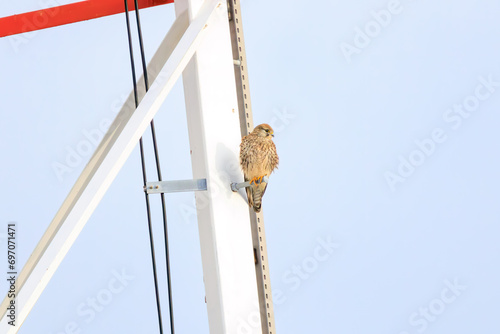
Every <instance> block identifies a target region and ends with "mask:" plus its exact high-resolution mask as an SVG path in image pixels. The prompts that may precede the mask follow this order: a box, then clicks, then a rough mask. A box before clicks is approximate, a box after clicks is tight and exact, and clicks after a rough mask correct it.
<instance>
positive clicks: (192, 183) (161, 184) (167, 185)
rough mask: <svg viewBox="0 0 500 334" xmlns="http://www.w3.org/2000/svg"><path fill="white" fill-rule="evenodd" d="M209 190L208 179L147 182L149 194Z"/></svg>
mask: <svg viewBox="0 0 500 334" xmlns="http://www.w3.org/2000/svg"><path fill="white" fill-rule="evenodd" d="M202 190H207V179H196V180H177V181H157V182H146V186H145V187H144V191H145V192H147V193H148V194H160V193H178V192H186V191H202Z"/></svg>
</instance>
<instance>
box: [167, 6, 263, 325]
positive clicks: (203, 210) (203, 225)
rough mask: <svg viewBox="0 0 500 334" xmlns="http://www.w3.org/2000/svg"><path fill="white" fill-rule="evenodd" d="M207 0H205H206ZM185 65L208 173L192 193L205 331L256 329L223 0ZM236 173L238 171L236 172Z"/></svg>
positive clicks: (202, 172)
mask: <svg viewBox="0 0 500 334" xmlns="http://www.w3.org/2000/svg"><path fill="white" fill-rule="evenodd" d="M205 1H206V0H205ZM205 1H203V0H177V1H175V10H176V13H177V15H181V14H182V13H183V12H184V11H185V10H188V14H189V19H190V20H192V19H193V18H195V17H196V15H197V13H198V10H199V8H200V6H201V5H202V4H203V3H204V2H205ZM219 6H220V8H221V9H222V10H219V11H218V12H217V15H218V16H217V18H216V19H215V20H214V21H212V22H213V23H212V25H211V26H210V27H209V28H210V31H209V32H207V34H206V35H205V39H204V40H203V42H202V44H201V45H200V46H199V48H198V49H197V51H196V54H195V55H194V57H193V59H191V62H190V63H189V64H188V65H187V66H186V69H185V70H184V73H183V84H184V93H185V101H186V113H187V121H188V130H189V141H190V147H191V160H192V166H193V177H194V178H195V179H200V178H206V179H207V192H205V193H196V194H195V197H196V206H197V213H198V226H199V233H200V244H201V252H202V263H203V276H204V282H205V291H206V301H207V309H208V318H209V327H210V332H211V333H214V334H220V333H227V334H235V333H262V331H261V328H260V326H257V327H252V328H251V329H250V331H248V330H246V329H245V330H244V329H243V328H246V326H247V325H246V324H247V323H248V322H255V323H257V324H260V309H259V297H258V292H257V282H256V279H255V266H254V254H253V245H252V232H251V228H250V226H251V225H250V219H249V216H248V205H247V203H246V201H245V200H243V199H242V198H241V196H240V194H238V193H233V192H232V191H231V189H230V187H229V184H230V182H231V181H241V180H242V175H240V180H231V177H230V171H231V170H232V169H233V168H234V166H238V165H239V144H240V142H241V132H240V119H239V115H238V100H237V96H236V87H235V74H234V65H233V56H232V50H231V36H230V32H229V24H228V19H227V4H226V1H225V0H221V1H220V3H219ZM240 174H241V173H240Z"/></svg>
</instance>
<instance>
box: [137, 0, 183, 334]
mask: <svg viewBox="0 0 500 334" xmlns="http://www.w3.org/2000/svg"><path fill="white" fill-rule="evenodd" d="M134 4H135V17H136V20H137V33H138V35H139V46H140V48H141V60H142V72H143V75H144V84H145V87H146V92H147V91H148V90H149V80H148V70H147V66H146V56H145V53H144V44H143V40H142V29H141V20H140V17H139V6H138V4H137V0H134ZM151 136H152V138H153V147H154V153H155V161H156V173H157V175H158V181H163V180H162V176H161V168H160V155H159V153H158V145H157V142H156V131H155V124H154V121H153V120H151ZM160 196H161V207H162V211H163V231H164V234H163V236H164V241H165V261H166V266H167V287H168V304H169V315H170V332H171V334H174V308H173V301H172V283H171V276H170V255H169V246H168V228H167V209H166V204H165V194H164V193H160Z"/></svg>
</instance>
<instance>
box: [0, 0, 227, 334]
mask: <svg viewBox="0 0 500 334" xmlns="http://www.w3.org/2000/svg"><path fill="white" fill-rule="evenodd" d="M215 14H216V15H215ZM223 15H227V13H226V12H223V8H222V6H221V1H218V0H207V1H205V3H204V5H203V7H202V8H201V9H200V10H199V11H197V15H196V17H195V18H194V19H193V20H191V23H190V25H189V27H188V28H187V30H186V32H185V33H184V35H183V36H182V38H181V39H180V41H179V42H178V43H175V41H173V42H174V43H173V44H177V46H176V47H175V50H173V52H172V53H171V55H170V58H169V59H168V61H167V62H166V64H165V65H164V66H163V68H162V70H161V72H160V73H159V75H158V77H157V79H156V80H155V81H154V83H153V84H152V86H151V88H150V90H149V91H148V93H147V94H146V95H145V97H144V99H143V100H142V102H141V104H140V105H139V107H138V108H137V110H135V111H133V109H131V108H130V107H127V106H124V108H122V110H121V111H120V113H119V114H118V115H117V117H116V119H115V121H114V122H113V124H112V125H111V127H110V128H109V130H108V132H107V133H106V135H105V136H104V138H103V140H102V142H101V143H100V144H99V146H98V148H97V149H96V152H95V153H94V155H93V156H92V158H91V159H90V161H89V163H88V164H87V166H86V167H85V169H84V170H83V172H82V174H81V175H80V177H79V178H78V180H77V181H76V183H75V185H74V187H73V189H72V190H71V191H70V193H69V195H68V197H67V198H66V200H65V201H64V203H63V204H62V206H61V208H60V209H59V211H58V212H57V214H56V216H55V217H54V219H53V221H52V222H51V224H50V225H49V227H48V229H47V231H46V232H45V234H44V235H43V237H42V239H41V240H40V242H39V243H38V245H37V247H36V248H35V250H34V251H33V253H32V254H31V256H30V258H29V259H28V261H27V263H26V265H25V266H24V268H23V269H22V271H21V273H20V275H19V277H18V281H17V289H18V295H17V305H18V309H17V311H18V313H17V318H16V326H15V327H13V326H10V325H8V323H7V321H8V320H9V319H8V318H7V317H6V316H5V310H6V307H7V305H8V303H9V298H8V297H6V298H5V299H4V301H3V302H2V304H1V306H0V307H1V310H2V311H1V312H2V313H3V314H2V319H1V321H0V333H16V332H17V331H18V330H19V328H20V326H21V325H22V323H23V322H24V320H25V319H26V317H27V315H28V313H29V312H30V311H31V309H32V307H33V305H34V304H35V302H36V301H37V299H38V297H39V296H40V294H41V293H42V291H43V290H44V288H45V287H46V285H47V284H48V282H49V280H50V279H51V277H52V275H53V274H54V272H55V271H56V269H57V267H58V266H59V264H60V263H61V261H62V259H63V258H64V256H65V255H66V253H67V252H68V250H69V248H70V247H71V246H72V244H73V243H74V241H75V239H76V238H77V236H78V235H79V233H80V231H81V230H82V228H83V226H84V225H85V223H86V222H87V220H88V219H89V217H90V215H91V214H92V212H93V211H94V209H95V208H96V206H97V204H98V203H99V201H100V200H101V199H102V197H103V196H104V193H105V192H106V190H107V189H108V188H109V186H110V184H111V182H112V181H113V180H114V178H115V177H116V175H117V174H118V171H119V170H120V168H121V167H122V166H123V164H124V163H125V161H126V159H127V158H128V156H129V155H130V153H131V152H132V150H133V148H134V147H135V145H136V144H137V142H138V140H139V138H140V137H141V135H142V134H143V132H144V130H145V129H146V127H147V126H148V125H149V123H150V122H151V120H152V118H153V116H154V115H155V113H156V112H157V111H158V109H159V108H160V106H161V103H162V102H163V101H164V99H165V98H166V96H167V94H168V93H169V91H170V90H171V88H172V87H173V85H174V83H175V81H176V80H177V79H178V78H179V77H180V75H181V73H182V71H183V69H184V68H185V66H186V65H187V64H188V62H189V61H190V59H191V57H192V55H193V54H194V52H195V51H196V49H197V47H198V46H199V45H200V43H201V41H202V37H204V35H206V34H207V33H208V32H210V31H213V30H216V29H218V27H217V26H218V24H214V25H213V24H212V22H213V21H214V20H213V19H214V18H215V19H216V20H215V22H218V21H219V20H220V17H221V16H223ZM179 17H180V19H181V20H182V17H184V16H183V15H179Z"/></svg>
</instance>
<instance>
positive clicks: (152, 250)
mask: <svg viewBox="0 0 500 334" xmlns="http://www.w3.org/2000/svg"><path fill="white" fill-rule="evenodd" d="M124 1H125V17H126V20H127V35H128V45H129V52H130V65H131V67H132V80H133V84H134V99H135V107H136V108H137V106H138V105H139V101H138V98H137V80H136V77H135V64H134V51H133V48H132V36H131V33H130V20H129V17H128V4H127V0H124ZM139 147H140V151H141V165H142V179H143V182H144V187H146V182H147V177H146V164H145V161H144V146H143V144H142V137H141V139H140V140H139ZM144 194H145V198H146V211H147V216H148V229H149V243H150V246H151V261H152V263H153V276H154V284H155V294H156V309H157V311H158V326H159V328H160V334H163V324H162V320H161V307H160V295H159V292H158V276H157V273H156V258H155V246H154V241H153V228H152V224H151V208H150V205H149V194H148V193H147V192H144Z"/></svg>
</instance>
